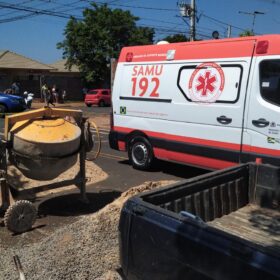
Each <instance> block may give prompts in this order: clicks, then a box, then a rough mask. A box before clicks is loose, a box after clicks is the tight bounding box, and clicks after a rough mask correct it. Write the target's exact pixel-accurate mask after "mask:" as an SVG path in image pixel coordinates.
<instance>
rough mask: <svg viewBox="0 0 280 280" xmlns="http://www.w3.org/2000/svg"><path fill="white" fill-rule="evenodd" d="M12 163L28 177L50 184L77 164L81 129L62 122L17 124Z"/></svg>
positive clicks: (47, 121) (13, 135)
mask: <svg viewBox="0 0 280 280" xmlns="http://www.w3.org/2000/svg"><path fill="white" fill-rule="evenodd" d="M11 135H12V139H13V147H12V150H11V153H10V157H9V158H10V161H11V163H12V164H14V165H15V166H16V167H17V168H18V169H19V170H20V171H21V172H22V173H23V174H24V175H25V176H26V177H28V178H30V179H34V180H51V179H54V178H56V177H57V176H59V175H60V174H61V173H62V172H64V171H66V170H67V169H68V168H70V167H71V166H73V165H74V164H75V163H76V161H77V156H78V152H79V147H80V139H81V129H80V128H79V127H78V126H77V125H75V124H73V123H71V122H68V121H66V120H65V119H62V118H51V119H35V120H29V121H21V122H17V123H16V124H15V125H14V126H13V128H12V130H11Z"/></svg>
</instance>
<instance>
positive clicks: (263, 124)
mask: <svg viewBox="0 0 280 280" xmlns="http://www.w3.org/2000/svg"><path fill="white" fill-rule="evenodd" d="M252 124H253V125H254V126H256V127H266V126H268V125H269V121H267V120H266V119H258V120H252Z"/></svg>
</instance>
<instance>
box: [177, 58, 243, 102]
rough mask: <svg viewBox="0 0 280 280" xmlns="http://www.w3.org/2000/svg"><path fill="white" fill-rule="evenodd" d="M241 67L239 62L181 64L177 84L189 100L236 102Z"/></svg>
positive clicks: (241, 71)
mask: <svg viewBox="0 0 280 280" xmlns="http://www.w3.org/2000/svg"><path fill="white" fill-rule="evenodd" d="M242 74H243V68H242V65H239V64H217V63H202V64H200V65H190V66H183V67H181V68H180V70H179V74H178V80H177V86H178V88H179V89H180V91H181V93H182V94H183V95H184V97H185V98H186V99H187V100H188V101H189V102H200V103H201V102H206V103H232V104H233V103H236V102H237V101H238V100H239V95H240V88H241V81H242Z"/></svg>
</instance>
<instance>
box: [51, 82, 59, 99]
mask: <svg viewBox="0 0 280 280" xmlns="http://www.w3.org/2000/svg"><path fill="white" fill-rule="evenodd" d="M52 94H53V97H54V101H55V102H56V103H58V91H57V88H56V85H53V87H52Z"/></svg>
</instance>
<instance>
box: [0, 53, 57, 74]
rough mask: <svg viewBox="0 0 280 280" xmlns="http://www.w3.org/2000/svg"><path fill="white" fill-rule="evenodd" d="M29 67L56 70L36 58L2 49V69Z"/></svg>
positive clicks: (0, 64)
mask: <svg viewBox="0 0 280 280" xmlns="http://www.w3.org/2000/svg"><path fill="white" fill-rule="evenodd" d="M1 68H2V69H3V68H5V69H29V70H49V71H51V70H54V68H53V67H52V66H50V65H47V64H43V63H41V62H38V61H36V60H34V59H31V58H27V57H25V56H23V55H20V54H17V53H14V52H11V51H9V50H5V51H0V69H1Z"/></svg>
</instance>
